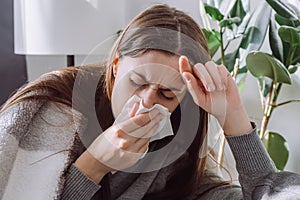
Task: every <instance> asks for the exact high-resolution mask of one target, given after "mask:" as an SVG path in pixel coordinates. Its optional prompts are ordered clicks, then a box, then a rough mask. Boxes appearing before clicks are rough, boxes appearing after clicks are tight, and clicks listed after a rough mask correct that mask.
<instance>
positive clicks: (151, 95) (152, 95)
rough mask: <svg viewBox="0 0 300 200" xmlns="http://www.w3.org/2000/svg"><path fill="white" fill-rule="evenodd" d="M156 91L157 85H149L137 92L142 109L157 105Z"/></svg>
mask: <svg viewBox="0 0 300 200" xmlns="http://www.w3.org/2000/svg"><path fill="white" fill-rule="evenodd" d="M157 90H158V86H157V85H154V84H149V85H147V86H146V87H145V88H143V89H142V90H141V91H139V93H138V95H139V97H140V98H142V99H143V105H144V107H146V108H151V107H152V106H154V104H156V103H158V96H157Z"/></svg>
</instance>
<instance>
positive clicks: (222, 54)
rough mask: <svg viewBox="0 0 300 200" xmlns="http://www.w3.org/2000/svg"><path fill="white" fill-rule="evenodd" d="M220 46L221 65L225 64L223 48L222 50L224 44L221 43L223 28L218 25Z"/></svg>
mask: <svg viewBox="0 0 300 200" xmlns="http://www.w3.org/2000/svg"><path fill="white" fill-rule="evenodd" d="M220 39H221V41H220V47H221V62H222V65H224V66H226V65H225V50H224V44H223V29H222V27H220Z"/></svg>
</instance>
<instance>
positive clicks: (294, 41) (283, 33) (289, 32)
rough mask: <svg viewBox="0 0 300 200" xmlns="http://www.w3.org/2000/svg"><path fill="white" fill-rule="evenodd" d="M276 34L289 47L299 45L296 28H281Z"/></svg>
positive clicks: (298, 35) (299, 34)
mask: <svg viewBox="0 0 300 200" xmlns="http://www.w3.org/2000/svg"><path fill="white" fill-rule="evenodd" d="M278 34H279V36H280V38H281V40H282V41H284V42H287V43H289V44H290V46H297V45H300V33H299V32H298V31H297V29H296V28H294V27H290V26H281V27H280V28H279V29H278Z"/></svg>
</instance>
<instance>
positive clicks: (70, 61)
mask: <svg viewBox="0 0 300 200" xmlns="http://www.w3.org/2000/svg"><path fill="white" fill-rule="evenodd" d="M74 65H75V56H74V55H67V66H68V67H71V66H74Z"/></svg>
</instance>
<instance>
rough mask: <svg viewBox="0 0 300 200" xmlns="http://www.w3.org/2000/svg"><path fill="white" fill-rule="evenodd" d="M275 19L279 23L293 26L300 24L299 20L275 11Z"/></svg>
mask: <svg viewBox="0 0 300 200" xmlns="http://www.w3.org/2000/svg"><path fill="white" fill-rule="evenodd" d="M275 20H276V22H277V23H278V24H279V25H287V26H292V27H297V26H299V25H300V21H299V20H291V19H288V18H285V17H282V16H280V15H278V14H277V13H275Z"/></svg>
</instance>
